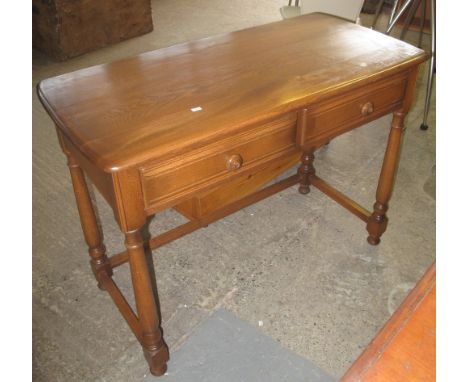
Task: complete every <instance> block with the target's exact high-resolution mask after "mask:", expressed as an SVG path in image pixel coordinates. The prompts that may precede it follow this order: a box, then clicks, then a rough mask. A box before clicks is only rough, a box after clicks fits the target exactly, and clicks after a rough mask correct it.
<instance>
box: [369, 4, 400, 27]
mask: <svg viewBox="0 0 468 382" xmlns="http://www.w3.org/2000/svg"><path fill="white" fill-rule="evenodd" d="M384 1H385V0H379V3H378V4H377V8H375V15H374V21H372V25H371V27H370V29H374V28H375V25H376V24H377V20H378V18H379V16H380V12H382V6H383V3H384ZM395 4H396V0H395Z"/></svg>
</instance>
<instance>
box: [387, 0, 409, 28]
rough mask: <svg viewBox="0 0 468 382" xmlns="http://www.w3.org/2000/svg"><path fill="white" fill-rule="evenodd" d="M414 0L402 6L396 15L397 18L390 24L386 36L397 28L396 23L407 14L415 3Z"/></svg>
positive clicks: (407, 0) (407, 1)
mask: <svg viewBox="0 0 468 382" xmlns="http://www.w3.org/2000/svg"><path fill="white" fill-rule="evenodd" d="M413 1H414V0H406V1H405V2H404V4H403V5H402V6H401V8H400V10H399V11H398V13H397V14H396V16H395V17H393V19H392V20H391V21H390V22H389V25H388V27H387V30H386V31H385V34H390V32H391V31H392V29H393V27H394V26H395V24H396V22H397V21H398V20H399V19H400V17H401V16H402V15H403V13H405V11H406V10H407V9H408V7H409V6H410V5H411V4H412V3H413Z"/></svg>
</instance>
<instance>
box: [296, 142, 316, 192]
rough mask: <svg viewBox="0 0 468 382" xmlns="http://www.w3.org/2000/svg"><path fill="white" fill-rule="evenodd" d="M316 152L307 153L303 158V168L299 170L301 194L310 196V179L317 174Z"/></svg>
mask: <svg viewBox="0 0 468 382" xmlns="http://www.w3.org/2000/svg"><path fill="white" fill-rule="evenodd" d="M313 162H314V150H309V151H305V152H304V153H303V154H302V157H301V166H300V167H299V169H298V170H297V173H298V174H299V192H300V193H301V194H304V195H305V194H308V193H309V192H310V177H311V176H313V175H314V174H315V169H314V165H313Z"/></svg>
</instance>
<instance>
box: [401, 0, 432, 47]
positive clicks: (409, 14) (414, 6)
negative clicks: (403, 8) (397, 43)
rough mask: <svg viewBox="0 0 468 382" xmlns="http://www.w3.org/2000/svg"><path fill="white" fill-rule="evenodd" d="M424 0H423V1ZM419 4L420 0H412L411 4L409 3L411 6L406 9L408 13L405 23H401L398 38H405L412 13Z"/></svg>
mask: <svg viewBox="0 0 468 382" xmlns="http://www.w3.org/2000/svg"><path fill="white" fill-rule="evenodd" d="M425 1H426V0H424V2H425ZM419 4H421V0H414V1H413V4H412V5H411V8H410V9H409V11H408V15H407V16H406V20H405V24H404V25H403V28H402V30H401V34H400V40H403V39H404V38H405V35H406V32H407V31H408V28H409V26H410V24H411V21H412V20H413V17H414V14H415V13H416V10H417V9H418V7H419Z"/></svg>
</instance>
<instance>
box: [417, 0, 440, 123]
mask: <svg viewBox="0 0 468 382" xmlns="http://www.w3.org/2000/svg"><path fill="white" fill-rule="evenodd" d="M429 12H430V15H429V16H430V18H431V53H432V57H431V61H430V63H429V72H428V74H427V90H426V101H425V104H424V114H423V121H422V123H421V126H420V128H421V130H427V128H428V127H429V126H427V115H428V113H429V103H430V101H431V93H432V80H433V77H434V63H435V57H436V48H435V40H436V25H435V5H434V0H431V3H430V9H429Z"/></svg>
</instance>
